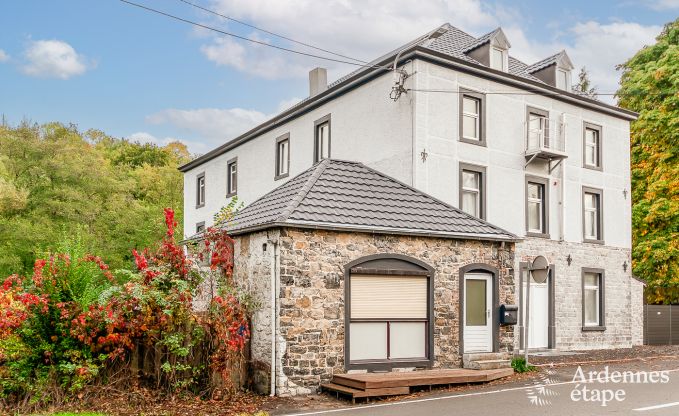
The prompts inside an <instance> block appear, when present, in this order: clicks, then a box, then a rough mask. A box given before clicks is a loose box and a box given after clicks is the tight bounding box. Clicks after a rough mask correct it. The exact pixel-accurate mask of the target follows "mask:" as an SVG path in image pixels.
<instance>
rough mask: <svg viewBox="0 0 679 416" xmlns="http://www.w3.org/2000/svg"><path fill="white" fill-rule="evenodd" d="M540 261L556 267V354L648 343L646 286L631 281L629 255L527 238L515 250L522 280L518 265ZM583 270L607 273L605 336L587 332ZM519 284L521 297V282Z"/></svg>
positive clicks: (605, 248)
mask: <svg viewBox="0 0 679 416" xmlns="http://www.w3.org/2000/svg"><path fill="white" fill-rule="evenodd" d="M569 254H570V256H571V259H572V261H571V264H570V266H569V265H568V262H567V257H568V255H569ZM537 255H543V256H545V257H546V258H547V260H548V261H549V263H550V264H554V265H555V280H554V282H555V317H556V322H555V326H556V328H555V333H556V346H555V347H556V349H559V350H564V351H567V350H585V349H605V348H623V347H631V346H633V345H639V344H641V343H642V342H643V286H642V284H641V283H640V282H638V281H637V280H635V279H633V278H632V272H631V261H630V250H629V249H624V248H616V247H609V246H604V245H599V244H585V243H569V242H559V241H554V240H549V239H544V238H531V237H527V238H526V239H525V240H523V241H521V242H519V243H517V245H516V264H515V267H516V270H517V276H518V270H519V263H520V262H530V261H532V259H533V258H534V257H535V256H537ZM625 262H626V263H627V271H624V270H623V263H625ZM583 267H591V268H599V269H605V313H606V318H605V324H606V330H605V331H602V332H599V331H583V330H582V268H583ZM516 284H517V287H516V290H517V292H516V293H517V294H518V293H519V292H518V290H519V287H518V285H519V279H518V277H517V279H516ZM516 345H517V346H518V345H519V338H518V331H517V338H516Z"/></svg>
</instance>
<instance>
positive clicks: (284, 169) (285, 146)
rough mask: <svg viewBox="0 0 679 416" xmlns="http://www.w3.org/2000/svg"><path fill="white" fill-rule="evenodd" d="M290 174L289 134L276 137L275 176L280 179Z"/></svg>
mask: <svg viewBox="0 0 679 416" xmlns="http://www.w3.org/2000/svg"><path fill="white" fill-rule="evenodd" d="M288 174H290V135H289V134H285V135H283V136H281V137H279V138H278V139H276V177H275V179H280V178H284V177H286V176H288Z"/></svg>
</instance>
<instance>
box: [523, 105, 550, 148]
mask: <svg viewBox="0 0 679 416" xmlns="http://www.w3.org/2000/svg"><path fill="white" fill-rule="evenodd" d="M527 112H528V120H527V121H526V124H527V125H528V128H527V133H528V137H527V140H528V143H527V149H528V150H534V149H541V148H543V147H549V113H548V112H547V111H545V110H540V109H537V108H532V107H528V111H527Z"/></svg>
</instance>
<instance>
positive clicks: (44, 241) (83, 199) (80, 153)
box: [0, 123, 190, 276]
mask: <svg viewBox="0 0 679 416" xmlns="http://www.w3.org/2000/svg"><path fill="white" fill-rule="evenodd" d="M189 159H190V155H189V153H188V151H187V149H186V147H185V146H184V145H183V144H181V143H171V144H168V145H166V146H164V147H159V146H155V145H152V144H140V143H131V142H129V141H126V140H121V139H117V138H113V137H110V136H107V135H106V134H105V133H103V132H101V131H95V130H90V131H87V132H84V133H82V132H79V131H78V129H77V128H76V127H75V126H72V125H64V124H59V123H49V124H45V125H42V126H38V125H32V124H29V123H23V124H21V125H19V126H17V127H12V126H7V125H0V275H2V276H6V275H8V274H10V273H22V274H23V273H26V272H28V271H30V270H31V269H32V267H33V263H34V261H35V259H36V257H38V256H41V255H43V254H44V253H45V252H47V251H50V250H53V249H55V248H56V247H58V246H60V245H63V243H64V242H68V241H73V240H80V243H81V244H83V245H84V246H86V247H88V248H90V250H92V251H93V252H96V253H97V254H98V255H100V256H101V257H102V258H103V259H104V260H105V261H106V262H107V263H109V265H110V266H111V267H112V268H118V267H127V268H129V267H130V264H131V261H132V254H131V253H130V249H132V248H135V247H146V246H150V245H151V243H152V242H154V241H158V240H159V238H160V237H162V234H163V231H162V230H163V225H162V212H163V208H166V207H170V208H173V209H174V211H175V212H176V213H177V217H178V218H182V187H183V186H182V176H181V173H180V172H179V171H177V166H178V165H180V164H181V163H184V162H186V161H188V160H189ZM178 234H179V235H182V234H181V230H179V233H178Z"/></svg>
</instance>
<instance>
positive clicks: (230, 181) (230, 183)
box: [226, 158, 238, 197]
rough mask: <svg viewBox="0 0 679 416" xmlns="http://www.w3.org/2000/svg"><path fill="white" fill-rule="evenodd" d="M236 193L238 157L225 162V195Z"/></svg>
mask: <svg viewBox="0 0 679 416" xmlns="http://www.w3.org/2000/svg"><path fill="white" fill-rule="evenodd" d="M237 193H238V158H233V159H231V160H229V161H228V162H226V196H227V197H229V196H233V195H236V194H237Z"/></svg>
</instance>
